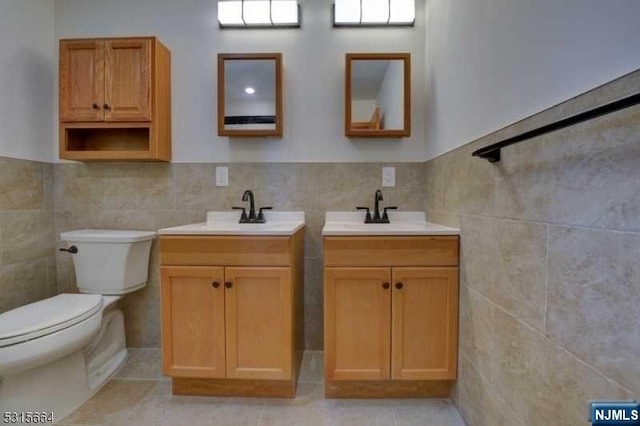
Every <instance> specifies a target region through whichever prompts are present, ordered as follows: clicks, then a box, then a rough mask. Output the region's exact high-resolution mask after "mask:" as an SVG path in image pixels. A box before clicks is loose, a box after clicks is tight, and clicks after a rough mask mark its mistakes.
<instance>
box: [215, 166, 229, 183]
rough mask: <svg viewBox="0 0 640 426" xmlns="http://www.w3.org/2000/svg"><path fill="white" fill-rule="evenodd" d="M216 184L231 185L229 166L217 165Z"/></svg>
mask: <svg viewBox="0 0 640 426" xmlns="http://www.w3.org/2000/svg"><path fill="white" fill-rule="evenodd" d="M216 186H229V168H228V167H224V166H219V167H216Z"/></svg>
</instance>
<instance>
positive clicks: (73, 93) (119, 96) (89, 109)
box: [59, 37, 171, 161]
mask: <svg viewBox="0 0 640 426" xmlns="http://www.w3.org/2000/svg"><path fill="white" fill-rule="evenodd" d="M59 96H60V108H59V111H60V158H63V159H68V160H78V161H108V160H116V161H127V160H131V161H170V160H171V53H170V52H169V50H168V49H167V48H166V47H165V46H164V45H163V44H162V43H161V42H160V41H158V40H157V39H156V38H155V37H132V38H110V39H85V40H61V41H60V94H59Z"/></svg>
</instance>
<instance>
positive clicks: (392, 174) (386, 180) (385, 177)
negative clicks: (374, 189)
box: [382, 167, 396, 186]
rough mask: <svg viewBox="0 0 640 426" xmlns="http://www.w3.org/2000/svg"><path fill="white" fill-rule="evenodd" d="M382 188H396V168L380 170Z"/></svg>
mask: <svg viewBox="0 0 640 426" xmlns="http://www.w3.org/2000/svg"><path fill="white" fill-rule="evenodd" d="M382 186H396V168H395V167H383V168H382Z"/></svg>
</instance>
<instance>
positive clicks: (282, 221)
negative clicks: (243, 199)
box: [158, 211, 305, 235]
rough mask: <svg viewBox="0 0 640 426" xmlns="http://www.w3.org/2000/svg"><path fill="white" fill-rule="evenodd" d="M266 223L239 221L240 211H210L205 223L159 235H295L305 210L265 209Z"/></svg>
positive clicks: (182, 227)
mask: <svg viewBox="0 0 640 426" xmlns="http://www.w3.org/2000/svg"><path fill="white" fill-rule="evenodd" d="M264 216H265V219H266V223H238V222H239V221H240V212H239V211H231V212H209V213H207V221H206V222H205V223H194V224H191V225H183V226H174V227H172V228H164V229H160V230H158V234H159V235H293V234H295V233H296V232H297V231H298V230H299V229H301V228H302V227H303V226H304V225H305V218H304V212H270V211H265V212H264Z"/></svg>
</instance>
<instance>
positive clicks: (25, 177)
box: [0, 157, 46, 210]
mask: <svg viewBox="0 0 640 426" xmlns="http://www.w3.org/2000/svg"><path fill="white" fill-rule="evenodd" d="M44 189H45V188H44V180H43V175H42V163H38V162H35V161H27V160H16V159H12V158H6V157H0V210H34V209H43V208H45V205H46V203H45V191H44Z"/></svg>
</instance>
